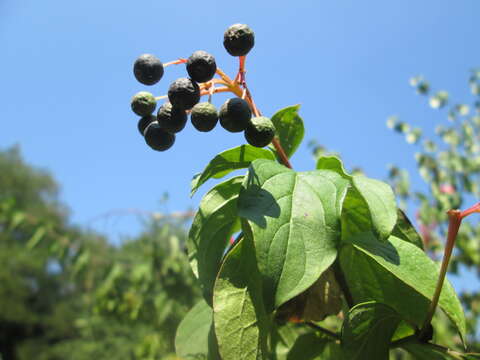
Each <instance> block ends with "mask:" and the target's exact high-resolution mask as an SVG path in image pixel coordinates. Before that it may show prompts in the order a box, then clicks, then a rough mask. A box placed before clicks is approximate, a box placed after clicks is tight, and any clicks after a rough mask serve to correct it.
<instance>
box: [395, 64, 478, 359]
mask: <svg viewBox="0 0 480 360" xmlns="http://www.w3.org/2000/svg"><path fill="white" fill-rule="evenodd" d="M479 80H480V71H479V70H472V71H471V74H470V78H469V86H470V88H471V92H472V95H473V96H474V97H473V99H472V100H471V104H467V103H451V102H450V100H449V97H450V96H449V93H448V92H446V91H432V90H431V87H430V84H429V82H428V81H427V80H425V79H424V78H423V77H422V76H417V77H414V78H412V79H411V80H410V84H411V85H412V86H413V87H414V88H415V89H416V91H417V93H418V94H419V95H421V96H422V97H424V98H426V99H427V100H428V103H429V105H430V107H432V108H433V109H438V110H443V111H442V112H441V113H440V114H443V115H446V121H441V120H440V121H438V124H437V125H436V127H435V134H436V135H433V136H425V135H423V133H424V132H423V131H422V130H421V129H420V128H415V127H413V126H411V125H410V124H409V123H407V122H404V121H401V120H400V119H399V118H398V117H396V116H393V117H390V118H389V119H388V120H387V125H388V126H389V127H390V128H392V129H393V130H394V131H396V132H397V133H400V134H403V135H404V136H405V140H406V141H407V142H408V143H410V144H412V145H414V146H415V147H416V150H417V152H416V153H415V159H416V164H417V168H418V171H419V174H420V176H421V177H422V179H423V180H424V181H425V183H426V185H427V190H426V191H422V190H418V189H412V187H411V185H410V180H409V179H410V175H409V173H408V172H407V171H406V170H404V169H400V168H399V167H397V166H392V167H391V168H390V172H389V179H390V183H391V184H392V185H393V187H394V189H395V192H396V194H397V196H399V197H400V199H401V200H402V206H403V207H404V208H405V209H406V208H407V207H408V206H410V208H411V209H415V210H414V211H415V213H414V214H415V217H416V220H417V224H418V227H419V230H420V232H421V235H422V238H423V241H424V244H425V248H426V251H428V252H429V253H430V255H431V256H432V257H433V258H434V259H439V258H441V255H442V251H443V246H444V242H445V239H446V236H447V224H448V221H447V211H448V210H449V209H458V208H462V207H465V206H466V205H467V204H471V203H473V202H477V201H479V199H480V182H479V180H480V98H479V95H480V82H479ZM427 132H428V131H427ZM455 249H456V250H455V251H454V253H453V256H452V260H451V263H450V267H449V269H450V273H451V274H459V271H460V270H462V269H463V270H467V272H469V273H471V274H476V275H477V278H478V276H480V271H479V270H480V223H479V222H478V221H477V220H476V219H474V220H473V221H466V222H464V223H463V224H462V226H461V228H460V232H459V234H458V237H457V242H456V247H455ZM461 300H462V303H463V305H464V308H465V310H466V316H467V321H468V343H469V344H470V345H471V346H472V350H475V351H478V350H479V349H480V338H479V336H478V330H477V329H478V321H479V315H480V292H479V291H478V290H477V291H465V292H463V293H461ZM436 333H437V336H439V337H442V339H443V340H442V341H445V342H447V343H449V344H451V345H454V344H458V343H459V341H460V339H459V338H458V337H457V336H455V332H454V331H453V329H451V328H450V326H448V325H447V323H442V322H438V323H437V324H436Z"/></svg>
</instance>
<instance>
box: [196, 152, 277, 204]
mask: <svg viewBox="0 0 480 360" xmlns="http://www.w3.org/2000/svg"><path fill="white" fill-rule="evenodd" d="M255 159H270V160H275V155H274V154H273V153H272V152H271V151H270V150H266V149H262V148H257V147H255V146H252V145H242V146H238V147H235V148H233V149H228V150H225V151H223V152H221V153H220V154H218V155H217V156H215V157H214V158H213V159H212V160H211V161H210V162H209V163H208V165H207V166H206V167H205V169H203V171H202V172H201V173H199V174H197V175H195V176H194V178H193V179H192V183H191V184H190V186H191V189H192V190H191V192H190V196H193V195H194V194H195V192H196V191H197V190H198V188H199V187H200V186H201V185H202V184H204V183H205V182H206V181H207V180H208V179H210V178H215V179H220V178H222V177H224V176H225V175H228V174H229V173H231V172H232V171H235V170H238V169H245V168H247V167H248V166H249V165H250V163H251V162H252V161H253V160H255Z"/></svg>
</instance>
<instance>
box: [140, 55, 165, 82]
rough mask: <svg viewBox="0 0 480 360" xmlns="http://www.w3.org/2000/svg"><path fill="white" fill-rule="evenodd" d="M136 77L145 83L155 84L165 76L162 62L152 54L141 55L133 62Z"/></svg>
mask: <svg viewBox="0 0 480 360" xmlns="http://www.w3.org/2000/svg"><path fill="white" fill-rule="evenodd" d="M133 74H134V75H135V78H136V79H137V80H138V81H139V82H141V83H142V84H145V85H153V84H156V83H157V82H159V81H160V79H161V78H162V76H163V64H162V62H161V61H160V60H159V59H158V58H157V57H155V56H154V55H151V54H143V55H140V56H139V57H138V58H137V60H135V63H134V64H133Z"/></svg>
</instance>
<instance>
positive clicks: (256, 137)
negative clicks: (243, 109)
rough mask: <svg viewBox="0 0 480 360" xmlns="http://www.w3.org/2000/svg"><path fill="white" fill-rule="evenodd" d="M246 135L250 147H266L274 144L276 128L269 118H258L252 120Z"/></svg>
mask: <svg viewBox="0 0 480 360" xmlns="http://www.w3.org/2000/svg"><path fill="white" fill-rule="evenodd" d="M244 135H245V139H246V140H247V142H248V143H249V144H250V145H253V146H256V147H264V146H267V145H268V144H270V143H271V142H272V139H273V137H274V136H275V126H273V123H272V120H270V119H269V118H268V117H265V116H257V117H254V118H252V119H250V122H249V123H248V125H247V128H246V129H245V133H244Z"/></svg>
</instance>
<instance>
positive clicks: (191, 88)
mask: <svg viewBox="0 0 480 360" xmlns="http://www.w3.org/2000/svg"><path fill="white" fill-rule="evenodd" d="M168 100H170V103H171V104H172V105H173V106H175V107H178V108H181V109H184V110H188V109H191V108H192V107H193V106H194V105H195V104H196V103H198V102H199V101H200V88H199V87H198V84H197V83H196V82H195V81H192V80H190V79H187V78H180V79H177V80H175V81H174V82H173V83H172V84H171V85H170V88H169V89H168Z"/></svg>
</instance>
